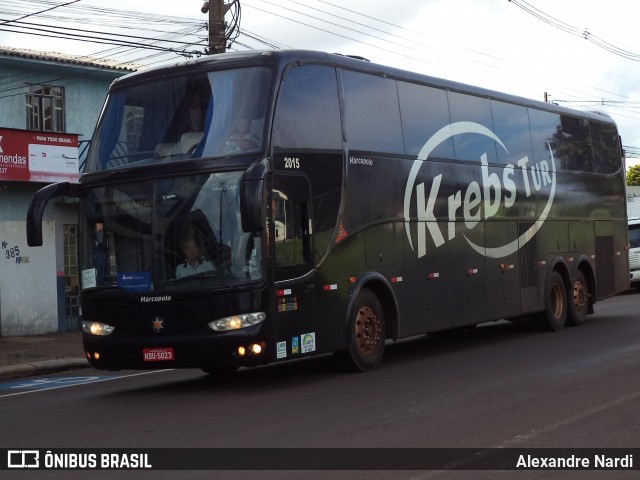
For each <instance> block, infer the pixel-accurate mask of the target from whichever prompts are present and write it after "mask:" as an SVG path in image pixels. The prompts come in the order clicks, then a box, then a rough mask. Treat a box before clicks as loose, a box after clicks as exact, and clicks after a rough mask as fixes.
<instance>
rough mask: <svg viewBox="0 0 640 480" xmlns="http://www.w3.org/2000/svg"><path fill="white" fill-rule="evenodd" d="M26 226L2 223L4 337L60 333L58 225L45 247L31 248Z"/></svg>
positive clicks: (0, 325)
mask: <svg viewBox="0 0 640 480" xmlns="http://www.w3.org/2000/svg"><path fill="white" fill-rule="evenodd" d="M25 224H26V222H24V221H0V336H16V335H39V334H45V333H55V332H57V331H58V298H57V282H56V254H55V248H56V247H55V242H54V240H55V231H54V230H55V222H54V221H44V222H43V225H42V230H43V231H42V236H43V241H44V243H43V246H42V247H28V246H27V234H26V226H25Z"/></svg>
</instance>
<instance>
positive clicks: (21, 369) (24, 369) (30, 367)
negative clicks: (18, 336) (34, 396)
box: [0, 358, 89, 380]
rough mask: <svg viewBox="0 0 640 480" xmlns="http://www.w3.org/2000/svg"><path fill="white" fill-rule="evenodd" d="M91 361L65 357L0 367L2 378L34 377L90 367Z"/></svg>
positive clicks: (0, 377) (0, 378)
mask: <svg viewBox="0 0 640 480" xmlns="http://www.w3.org/2000/svg"><path fill="white" fill-rule="evenodd" d="M88 367H89V361H88V360H87V359H86V358H64V359H58V360H44V361H42V362H33V363H24V364H21V365H9V366H7V367H0V380H7V379H12V378H21V377H32V376H34V375H43V374H45V373H53V372H62V371H65V370H75V369H78V368H88Z"/></svg>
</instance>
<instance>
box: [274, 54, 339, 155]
mask: <svg viewBox="0 0 640 480" xmlns="http://www.w3.org/2000/svg"><path fill="white" fill-rule="evenodd" d="M273 144H274V145H275V146H277V147H282V148H314V149H317V148H325V149H341V148H342V133H341V129H340V107H339V103H338V87H337V83H336V73H335V70H334V69H332V68H328V67H321V66H318V65H307V66H303V67H298V68H294V69H292V70H290V71H289V72H288V73H287V75H286V77H285V79H284V82H283V84H282V87H281V91H280V95H279V96H278V107H277V110H276V117H275V123H274V129H273Z"/></svg>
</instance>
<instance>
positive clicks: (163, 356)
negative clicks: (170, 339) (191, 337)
mask: <svg viewBox="0 0 640 480" xmlns="http://www.w3.org/2000/svg"><path fill="white" fill-rule="evenodd" d="M142 354H143V356H144V361H145V362H164V361H169V360H173V348H171V347H166V348H143V349H142Z"/></svg>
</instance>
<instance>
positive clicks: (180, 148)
mask: <svg viewBox="0 0 640 480" xmlns="http://www.w3.org/2000/svg"><path fill="white" fill-rule="evenodd" d="M270 79H271V73H270V70H269V69H268V68H267V67H251V68H239V69H232V70H221V71H212V72H201V73H194V74H191V75H183V76H178V77H171V78H166V77H165V78H159V79H157V80H154V81H151V82H147V83H142V84H135V85H131V86H125V87H121V88H117V89H114V90H113V91H112V92H111V93H110V94H109V97H108V99H107V103H106V107H105V111H104V112H103V115H102V116H101V119H100V122H99V124H98V128H97V129H96V133H95V134H94V137H93V140H92V142H91V149H90V151H89V154H88V157H87V161H86V167H85V172H86V173H91V172H100V171H105V170H112V169H116V168H121V167H127V166H138V165H148V164H151V163H158V162H168V161H178V160H188V159H194V158H202V157H215V156H221V155H230V154H235V153H239V152H247V151H256V150H259V149H261V147H262V143H263V136H264V135H263V130H264V116H265V109H266V104H267V101H266V97H267V92H268V91H269V87H270V83H271V80H270Z"/></svg>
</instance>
